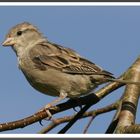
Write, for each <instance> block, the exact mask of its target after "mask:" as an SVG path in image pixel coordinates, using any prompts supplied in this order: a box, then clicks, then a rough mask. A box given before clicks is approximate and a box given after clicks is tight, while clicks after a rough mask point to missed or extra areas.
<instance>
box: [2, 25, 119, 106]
mask: <svg viewBox="0 0 140 140" xmlns="http://www.w3.org/2000/svg"><path fill="white" fill-rule="evenodd" d="M2 45H3V46H11V47H12V49H13V50H14V52H15V53H16V56H17V59H18V66H19V69H20V70H21V71H22V72H23V74H24V76H25V77H26V79H27V81H28V82H29V83H30V85H31V86H32V87H33V88H35V89H36V90H37V91H39V92H40V93H43V94H45V95H50V96H56V97H57V98H56V99H55V100H53V101H52V102H50V103H48V104H47V105H46V106H45V107H46V108H50V107H51V106H53V105H54V104H56V103H58V102H59V101H61V100H63V99H65V98H70V99H74V98H78V97H80V96H84V95H87V94H89V93H90V92H91V91H93V90H94V89H96V88H97V87H98V86H99V85H101V84H104V83H107V82H109V81H114V80H115V78H114V76H113V74H112V73H110V72H108V71H106V70H104V69H103V68H101V67H100V66H98V65H97V64H95V63H93V62H91V61H89V60H88V59H86V58H84V57H82V56H81V55H79V54H78V53H77V52H76V51H74V50H73V49H70V48H66V47H64V46H61V45H58V44H56V43H53V42H50V41H49V40H48V38H47V37H44V35H43V34H42V33H41V32H40V31H39V29H38V28H37V27H36V26H35V25H32V24H31V23H29V22H22V23H19V24H17V25H15V26H14V27H12V28H11V29H10V30H9V32H8V34H7V35H6V38H5V40H4V42H3V43H2ZM116 81H117V80H116Z"/></svg>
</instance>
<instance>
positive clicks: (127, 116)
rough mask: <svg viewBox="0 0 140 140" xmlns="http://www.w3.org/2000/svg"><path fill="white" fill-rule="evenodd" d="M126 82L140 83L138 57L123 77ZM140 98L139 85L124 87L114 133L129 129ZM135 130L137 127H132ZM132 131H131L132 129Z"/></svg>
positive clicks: (139, 62)
mask: <svg viewBox="0 0 140 140" xmlns="http://www.w3.org/2000/svg"><path fill="white" fill-rule="evenodd" d="M125 77H126V79H127V80H130V81H134V82H139V81H140V57H138V59H137V60H136V61H135V63H134V64H133V65H132V66H131V67H130V69H129V70H128V71H127V73H126V75H125ZM139 96H140V85H136V84H128V85H126V88H125V92H124V95H123V97H122V108H121V112H120V114H119V121H118V125H117V127H116V130H115V133H123V132H125V130H124V129H126V128H129V126H130V127H131V126H132V125H133V124H134V123H135V117H136V109H137V105H138V99H139ZM132 128H137V127H132ZM132 130H133V129H132Z"/></svg>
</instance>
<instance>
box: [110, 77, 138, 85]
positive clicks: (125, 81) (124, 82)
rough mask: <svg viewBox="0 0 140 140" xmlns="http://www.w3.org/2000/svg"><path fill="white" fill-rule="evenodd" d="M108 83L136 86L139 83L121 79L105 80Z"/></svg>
mask: <svg viewBox="0 0 140 140" xmlns="http://www.w3.org/2000/svg"><path fill="white" fill-rule="evenodd" d="M107 79H108V80H109V81H113V82H119V83H123V84H136V85H140V82H134V81H130V80H123V79H116V78H107Z"/></svg>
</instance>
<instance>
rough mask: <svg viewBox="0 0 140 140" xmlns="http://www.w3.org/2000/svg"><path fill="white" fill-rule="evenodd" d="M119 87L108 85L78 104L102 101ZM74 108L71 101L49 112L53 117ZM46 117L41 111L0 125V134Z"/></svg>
mask: <svg viewBox="0 0 140 140" xmlns="http://www.w3.org/2000/svg"><path fill="white" fill-rule="evenodd" d="M121 86H123V84H122V83H118V82H112V83H109V84H108V85H107V86H105V87H103V88H102V89H100V90H99V91H97V92H96V93H95V94H90V95H88V96H86V97H81V98H80V103H81V104H82V105H84V104H87V103H89V102H90V101H92V103H93V99H94V101H95V103H96V102H97V97H98V98H101V99H102V98H103V97H105V96H107V95H108V94H109V93H111V92H112V91H114V90H116V89H118V88H120V87H121ZM95 95H96V96H95ZM76 106H79V104H78V103H77V102H75V101H74V100H71V101H67V102H65V103H62V104H59V105H56V106H53V107H51V108H50V109H49V111H50V112H51V114H52V115H53V114H56V113H59V112H62V111H65V110H68V109H71V108H74V107H76ZM47 117H48V114H47V113H46V110H42V111H40V112H37V113H35V114H33V115H31V116H29V117H26V118H24V119H20V120H17V121H12V122H6V123H1V124H0V132H2V131H6V130H13V129H17V128H23V127H25V126H28V125H31V124H33V123H36V122H38V121H41V120H42V119H45V118H47Z"/></svg>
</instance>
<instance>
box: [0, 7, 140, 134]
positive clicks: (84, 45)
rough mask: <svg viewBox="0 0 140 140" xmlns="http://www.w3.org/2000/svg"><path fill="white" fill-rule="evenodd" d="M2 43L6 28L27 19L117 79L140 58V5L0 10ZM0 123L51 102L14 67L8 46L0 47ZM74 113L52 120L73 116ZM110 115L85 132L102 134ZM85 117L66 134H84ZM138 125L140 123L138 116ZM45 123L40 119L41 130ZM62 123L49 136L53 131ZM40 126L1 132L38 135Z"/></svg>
mask: <svg viewBox="0 0 140 140" xmlns="http://www.w3.org/2000/svg"><path fill="white" fill-rule="evenodd" d="M0 19H1V20H0V29H1V30H0V42H3V40H4V38H5V35H6V34H7V32H8V30H9V29H10V28H11V27H12V26H14V25H16V24H18V23H21V22H24V21H28V22H30V23H32V24H34V25H36V26H38V28H39V29H40V31H41V32H42V33H43V34H44V36H46V37H47V38H48V40H49V41H52V42H55V43H57V44H60V45H63V46H65V47H69V48H72V49H74V50H76V51H77V52H78V53H80V54H81V55H82V56H84V57H85V58H87V59H89V60H90V61H93V62H94V63H96V64H98V65H100V66H101V67H103V68H104V69H106V70H108V71H110V72H112V73H113V74H114V76H116V77H118V76H119V75H121V74H122V73H123V72H124V71H125V70H126V69H127V68H128V67H129V66H130V65H131V64H132V63H133V62H134V60H135V59H136V58H137V57H138V55H139V54H140V7H131V6H130V7H113V6H112V7H105V6H103V7H100V6H96V7H95V6H83V7H78V6H75V7H71V6H64V7H61V6H43V7H41V6H40V7H39V6H34V7H31V6H29V7H26V6H25V7H23V6H18V7H14V6H13V7H8V6H5V7H4V6H1V7H0ZM0 64H1V69H0V77H1V78H0V86H1V87H0V91H1V92H0V112H1V115H0V122H1V123H4V122H8V121H14V120H18V119H22V118H24V117H27V116H29V115H32V114H33V113H35V112H36V111H38V110H39V109H40V108H42V107H43V106H45V105H46V104H47V103H49V102H51V101H52V100H54V99H55V97H50V96H47V95H43V94H40V93H39V92H38V91H36V90H34V89H33V88H32V87H31V86H30V85H29V84H28V82H27V81H26V79H25V77H24V76H23V74H22V72H21V71H20V70H19V69H18V67H17V66H18V65H17V59H16V56H15V54H14V52H13V51H12V49H11V48H8V47H7V48H4V47H2V46H1V47H0ZM123 89H124V88H121V89H119V90H117V91H115V92H113V93H112V94H111V95H109V96H107V97H106V98H104V99H103V100H102V101H101V102H99V103H98V104H97V105H95V107H94V108H99V107H103V106H104V105H108V104H111V103H113V102H114V101H115V100H117V99H119V97H120V96H121V95H122V94H123ZM72 113H74V111H73V110H70V111H67V112H63V113H61V114H58V115H55V116H54V118H56V117H60V116H64V115H68V114H72ZM113 113H114V112H111V113H107V114H104V115H101V116H99V117H97V118H96V119H95V120H94V121H93V123H92V126H91V127H90V129H89V131H88V133H104V131H105V130H106V128H107V125H108V124H109V122H110V121H111V119H112V116H113ZM88 121H89V118H87V119H84V120H80V121H78V122H77V123H76V124H75V125H74V126H73V127H72V128H71V129H70V131H68V133H82V131H83V129H84V127H85V125H86V124H87V122H88ZM136 121H137V122H139V121H140V119H138V117H137V120H136ZM48 123H49V122H46V121H43V124H44V127H45V125H47V124H48ZM63 126H64V125H60V126H59V127H57V128H56V129H54V130H53V131H51V132H50V133H57V132H58V130H60V128H62V127H63ZM41 128H42V126H40V124H39V123H36V124H33V125H31V126H28V127H25V128H23V129H17V130H12V131H6V132H3V133H20V134H21V133H37V132H38V131H39V130H40V129H41Z"/></svg>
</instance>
